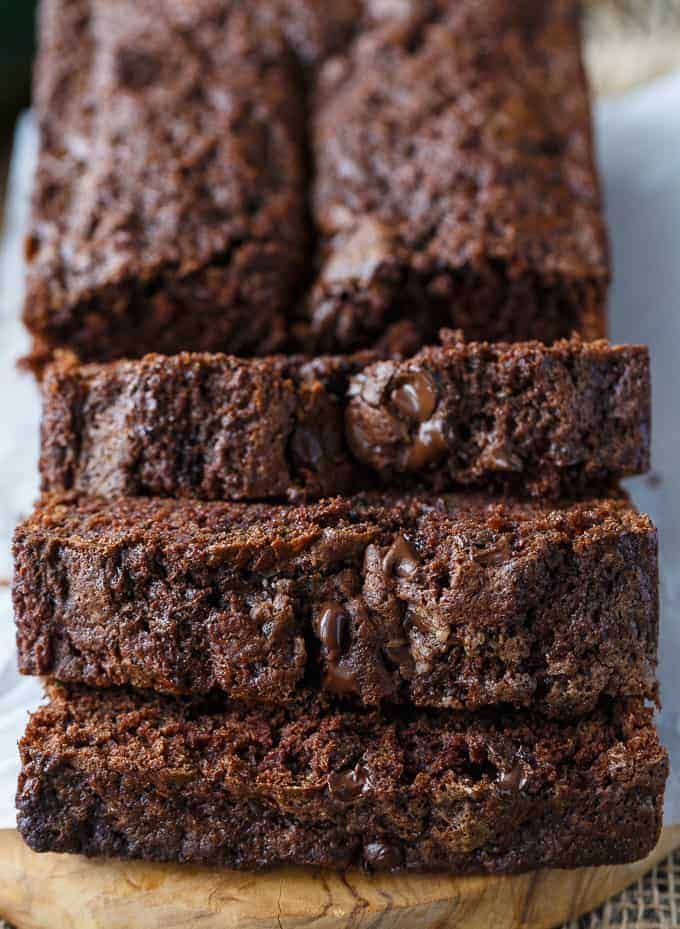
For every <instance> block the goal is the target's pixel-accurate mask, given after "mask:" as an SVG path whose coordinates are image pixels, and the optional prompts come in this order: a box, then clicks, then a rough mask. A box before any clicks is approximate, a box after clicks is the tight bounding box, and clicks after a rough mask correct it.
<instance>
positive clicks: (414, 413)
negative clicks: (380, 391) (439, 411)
mask: <svg viewBox="0 0 680 929" xmlns="http://www.w3.org/2000/svg"><path fill="white" fill-rule="evenodd" d="M392 403H393V405H394V406H395V407H396V409H397V410H398V411H399V412H400V413H401V414H402V415H403V416H407V417H408V418H409V419H415V420H416V421H417V422H419V423H422V422H424V421H425V420H426V419H429V418H430V416H432V414H433V413H434V410H435V407H436V406H437V388H436V387H435V385H434V383H433V381H432V378H431V377H430V375H429V374H427V372H426V371H412V372H410V373H409V374H405V375H403V376H402V377H400V378H399V379H398V381H397V384H396V386H395V388H394V390H393V391H392Z"/></svg>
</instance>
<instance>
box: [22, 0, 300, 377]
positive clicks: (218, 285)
mask: <svg viewBox="0 0 680 929" xmlns="http://www.w3.org/2000/svg"><path fill="white" fill-rule="evenodd" d="M297 71H298V68H297V64H296V60H295V57H294V55H293V53H292V52H291V51H289V49H288V46H287V43H286V42H285V41H284V39H283V37H282V36H280V35H279V34H278V32H276V31H274V30H273V29H265V28H264V27H263V25H262V22H261V20H259V19H257V17H256V16H255V13H254V12H253V11H252V10H251V11H249V10H248V9H247V6H246V5H244V4H235V3H230V2H227V0H225V2H222V3H202V4H190V5H187V4H186V3H185V2H183V0H162V2H160V0H145V2H143V3H138V2H134V0H118V2H116V3H114V4H112V3H109V2H107V0H44V2H43V4H42V15H41V28H40V53H39V57H38V67H37V73H36V80H35V88H34V103H35V108H36V112H37V114H38V120H39V128H40V137H41V150H40V156H39V165H38V171H37V177H36V182H35V190H34V198H33V218H32V223H31V229H30V235H29V239H28V257H29V266H28V289H27V299H26V305H25V316H24V318H25V322H26V325H27V326H28V328H29V329H30V330H31V332H32V333H33V334H34V335H35V337H36V339H37V340H38V343H39V345H38V349H39V350H40V348H41V347H42V348H44V349H50V348H53V347H55V346H59V345H68V346H70V347H72V348H73V349H74V350H75V351H77V352H78V354H79V355H80V356H81V357H83V358H86V359H105V358H114V357H120V356H124V355H132V356H136V355H139V354H144V353H145V352H147V351H150V350H154V351H167V352H173V351H178V350H180V349H197V350H201V349H214V348H223V347H225V346H228V347H229V349H230V350H231V351H233V352H235V353H266V352H270V351H272V350H273V349H275V348H276V347H277V346H279V345H280V344H281V343H282V341H283V340H284V337H285V335H286V319H287V314H288V313H289V312H290V309H291V306H292V304H293V303H294V302H295V300H297V298H298V296H299V294H300V292H301V286H302V284H303V279H304V276H305V265H306V262H307V260H308V258H307V255H308V249H309V238H308V233H309V230H308V228H307V221H306V212H307V206H306V193H305V184H306V179H305V171H306V169H305V141H304V139H305V127H304V112H303V100H302V98H301V93H300V87H299V79H298V76H297Z"/></svg>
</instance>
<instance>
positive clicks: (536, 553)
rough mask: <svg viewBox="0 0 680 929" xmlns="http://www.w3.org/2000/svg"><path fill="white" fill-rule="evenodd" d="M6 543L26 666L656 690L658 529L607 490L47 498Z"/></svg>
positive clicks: (257, 682) (159, 681) (62, 672)
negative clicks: (266, 498)
mask: <svg viewBox="0 0 680 929" xmlns="http://www.w3.org/2000/svg"><path fill="white" fill-rule="evenodd" d="M14 555H15V580H14V607H15V616H16V623H17V630H18V648H19V665H20V669H21V670H22V671H23V672H24V673H27V674H41V675H51V676H54V677H56V678H58V679H61V680H64V681H74V682H84V683H87V684H90V685H96V686H108V685H112V684H113V685H118V684H131V685H134V686H136V687H139V688H150V689H153V690H157V691H161V692H164V691H167V692H172V693H199V694H200V693H206V692H209V691H211V690H213V689H219V690H223V691H225V692H226V693H228V694H230V695H231V696H233V697H239V698H244V699H249V700H266V701H278V702H284V701H287V700H290V699H291V698H292V696H293V694H294V692H295V690H296V688H298V687H299V686H300V685H301V684H302V683H306V684H307V685H308V686H310V687H315V688H321V689H323V690H327V691H330V692H334V693H339V694H343V695H346V696H354V697H358V698H359V699H360V700H361V701H363V702H364V703H366V704H372V705H376V704H379V703H381V702H382V701H401V702H413V703H415V704H418V705H421V706H428V707H452V708H465V709H478V708H480V707H484V706H491V705H502V704H514V705H520V706H536V707H538V708H539V709H540V710H541V711H542V712H544V713H546V714H549V715H553V716H565V717H568V716H574V715H578V714H582V713H586V712H588V711H589V710H591V709H592V708H593V707H594V706H595V704H596V703H597V701H598V700H599V699H600V698H601V697H602V696H603V695H610V696H617V697H619V696H621V697H622V696H626V697H628V696H635V697H645V698H652V699H653V698H654V697H655V695H656V683H655V679H654V670H655V663H656V645H657V631H658V602H657V583H658V580H657V539H656V531H655V530H654V528H653V526H652V524H651V523H650V521H649V519H648V518H647V517H645V516H641V515H639V514H637V513H636V512H635V511H634V510H633V508H632V507H631V506H630V505H629V503H628V502H627V501H626V500H625V499H613V498H612V499H601V500H592V501H585V502H580V503H576V504H571V505H569V504H563V505H550V504H547V503H518V502H512V501H509V500H500V499H498V500H493V499H490V498H488V497H484V496H481V495H478V496H476V495H462V494H461V495H451V496H446V497H437V496H434V495H405V496H403V497H398V496H395V495H393V494H384V495H379V494H373V495H364V496H358V497H355V498H346V499H339V498H338V499H332V500H326V501H324V502H322V503H319V504H316V505H307V506H285V505H266V504H249V505H247V504H236V503H232V504H229V503H199V502H192V501H175V500H162V499H145V498H138V499H131V498H130V499H120V500H108V499H103V498H84V497H78V496H77V495H75V494H66V495H63V496H59V495H54V496H47V497H46V498H44V499H43V501H42V502H41V503H40V505H39V506H38V508H37V509H36V511H35V512H34V514H33V515H32V516H31V517H30V518H29V519H28V520H27V521H26V522H24V523H23V524H22V525H20V526H19V527H18V529H17V531H16V535H15V543H14Z"/></svg>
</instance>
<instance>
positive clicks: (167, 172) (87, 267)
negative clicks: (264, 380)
mask: <svg viewBox="0 0 680 929" xmlns="http://www.w3.org/2000/svg"><path fill="white" fill-rule="evenodd" d="M409 7H410V9H411V11H413V9H415V8H417V10H416V12H415V13H414V12H411V14H410V15H409V16H407V17H406V18H404V13H403V7H402V6H401V5H396V6H395V7H394V8H393V9H392V10H391V11H387V12H384V11H383V12H381V11H380V9H379V8H378V7H375V5H373V4H366V3H365V2H363V0H352V2H349V3H348V2H346V0H342V2H328V3H320V2H319V0H300V2H297V3H295V4H290V3H283V2H282V0H262V2H260V3H258V4H249V5H248V4H238V3H234V2H232V0H201V2H200V3H195V4H191V9H190V10H189V9H188V8H187V4H186V3H185V2H184V0H148V2H146V3H144V4H139V3H135V2H134V0H117V2H116V3H115V4H111V3H107V2H105V0H45V2H44V3H43V13H42V17H41V39H40V53H39V58H38V68H37V73H36V81H35V94H34V98H35V106H36V111H37V113H38V118H39V125H40V135H41V151H40V157H39V166H38V172H37V178H36V187H35V195H34V201H33V214H32V217H33V218H32V223H31V230H30V235H29V238H28V256H29V259H30V260H29V274H28V292H27V300H26V305H25V313H24V318H25V322H26V325H27V326H28V328H29V329H30V330H31V332H32V333H33V335H34V338H35V345H34V353H33V356H32V359H31V361H32V362H33V363H34V364H35V366H36V367H39V366H42V365H44V363H45V361H46V359H48V358H49V356H50V354H51V351H52V350H53V349H54V348H56V347H60V346H62V347H63V346H66V347H70V348H72V349H73V350H74V351H76V352H77V353H78V355H79V356H80V357H81V358H82V359H83V360H107V359H112V358H119V357H123V356H125V357H139V356H140V355H143V354H145V353H146V352H148V351H156V352H164V353H168V354H172V353H174V352H177V351H181V350H195V351H216V350H220V351H229V352H232V353H235V354H241V355H245V354H258V355H262V354H266V353H269V352H271V351H273V350H277V349H278V348H282V349H284V350H293V349H295V348H298V349H299V348H302V349H304V350H310V351H314V352H316V351H319V350H324V351H326V350H327V351H342V352H344V351H347V350H349V349H352V350H354V349H356V348H363V347H373V346H374V345H375V344H376V342H377V341H378V342H379V341H380V340H381V339H382V338H383V337H384V335H385V333H386V332H387V333H389V331H390V330H391V327H392V326H393V325H394V324H396V323H398V322H399V321H403V320H404V319H408V320H410V321H411V322H412V324H413V325H414V327H415V329H416V330H417V332H418V340H419V345H422V344H423V343H424V342H427V341H432V338H433V337H434V335H435V333H436V331H437V329H438V328H439V326H440V325H450V324H454V325H455V326H458V327H460V328H462V329H464V330H465V331H466V335H467V336H468V337H470V338H487V339H492V340H497V339H508V340H515V339H526V338H538V339H541V340H543V341H546V342H549V341H553V340H555V339H557V338H561V337H568V336H569V335H570V333H571V332H572V330H576V331H579V332H581V333H582V334H583V335H584V337H587V338H594V337H598V336H601V335H603V334H604V333H603V330H604V316H603V308H604V298H605V293H606V288H607V282H608V274H609V270H608V267H609V266H608V256H607V248H606V242H605V235H604V230H603V223H602V217H601V208H600V200H599V193H598V189H597V177H596V172H595V167H594V163H593V154H592V141H591V137H590V112H589V104H588V93H587V86H586V82H585V77H584V74H583V68H582V64H581V59H580V52H579V28H578V22H577V14H576V12H575V9H576V5H575V4H573V3H572V2H571V0H551V2H550V3H545V2H544V0H521V3H517V4H511V5H508V4H507V3H506V2H505V0H482V2H476V3H471V2H467V0H466V2H455V3H451V2H450V0H423V2H422V3H420V4H415V5H409ZM509 11H510V12H509ZM339 127H341V130H342V131H340V130H339ZM308 201H309V202H308ZM312 227H316V230H317V235H316V239H317V241H314V238H315V236H314V231H313V228H312ZM315 252H316V253H318V254H317V258H316V259H314V257H313V256H314V253H315ZM305 294H306V297H305Z"/></svg>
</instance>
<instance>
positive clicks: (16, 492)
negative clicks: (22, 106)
mask: <svg viewBox="0 0 680 929" xmlns="http://www.w3.org/2000/svg"><path fill="white" fill-rule="evenodd" d="M596 121H597V131H598V145H599V155H600V165H601V170H602V175H603V179H604V190H605V197H606V202H607V213H608V219H609V226H610V234H611V239H612V246H613V258H614V287H613V291H612V300H611V337H612V339H614V340H615V341H618V342H645V343H647V344H649V345H650V348H651V352H652V372H653V378H654V385H653V386H654V425H653V435H654V443H653V464H654V472H653V475H652V477H651V478H649V477H648V478H639V479H636V480H634V481H630V482H629V489H630V490H631V492H632V494H633V497H634V499H635V501H636V503H637V504H638V506H639V507H640V508H641V509H643V510H644V511H646V512H648V513H650V515H651V516H652V518H653V519H654V520H655V522H656V524H657V525H658V527H659V531H660V539H661V595H662V622H661V653H660V654H661V658H660V675H661V686H662V698H663V701H664V709H663V712H662V714H661V717H660V720H659V723H660V729H661V734H662V738H663V740H664V742H665V744H666V745H667V746H668V748H669V749H670V752H671V759H672V774H671V780H670V783H669V789H668V792H667V802H666V822H667V824H670V823H680V668H679V669H678V670H676V665H679V664H680V413H679V412H678V411H679V409H680V397H679V399H678V401H676V397H675V394H676V384H679V385H680V75H677V76H674V77H670V78H666V79H663V80H660V81H658V82H656V83H654V84H651V85H649V86H647V87H646V88H644V89H642V90H637V91H634V92H632V93H630V94H627V95H626V96H624V97H619V98H617V99H614V100H607V101H603V102H601V103H599V104H598V107H597V111H596ZM34 162H35V132H34V129H33V126H32V124H31V122H30V118H24V119H23V120H22V121H21V123H20V125H19V128H18V131H17V137H16V144H15V153H14V159H13V164H12V170H11V177H10V196H9V200H8V208H7V209H8V214H7V223H6V230H7V232H6V237H5V242H4V245H3V248H2V252H1V253H0V411H1V413H2V428H1V429H0V581H7V580H9V578H10V576H11V554H10V539H11V533H12V528H13V526H14V525H15V523H16V522H17V520H18V519H19V518H20V517H21V516H22V515H24V514H26V513H27V512H28V511H29V510H30V507H31V504H32V501H33V499H34V498H35V496H36V494H37V474H36V459H37V448H38V416H39V410H38V400H37V392H36V389H35V385H34V384H33V382H32V380H31V378H30V377H28V376H27V375H21V374H20V373H18V372H17V370H16V368H15V364H14V362H15V359H16V358H17V357H19V356H21V354H23V353H24V352H25V351H26V348H27V339H26V336H25V334H24V333H23V331H22V329H21V326H20V324H19V313H20V307H21V302H22V275H23V272H22V267H21V251H22V249H21V238H22V229H23V226H24V222H25V215H26V206H27V197H28V191H29V189H30V178H31V172H32V167H33V164H34ZM14 665H15V654H14V629H13V624H12V613H11V603H10V595H9V588H8V587H7V586H0V828H5V827H9V826H13V825H14V790H15V783H16V774H17V770H18V758H17V751H16V742H17V739H18V738H19V737H20V735H21V731H22V729H23V726H24V723H25V719H26V713H27V711H28V709H29V708H31V707H32V706H35V705H36V704H37V703H38V701H39V700H40V694H41V690H40V685H39V683H38V682H37V681H35V680H32V679H27V678H21V677H20V676H19V675H18V673H17V672H16V670H15V667H14Z"/></svg>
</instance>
